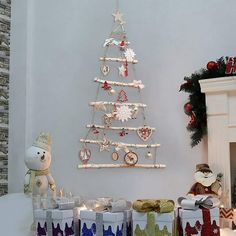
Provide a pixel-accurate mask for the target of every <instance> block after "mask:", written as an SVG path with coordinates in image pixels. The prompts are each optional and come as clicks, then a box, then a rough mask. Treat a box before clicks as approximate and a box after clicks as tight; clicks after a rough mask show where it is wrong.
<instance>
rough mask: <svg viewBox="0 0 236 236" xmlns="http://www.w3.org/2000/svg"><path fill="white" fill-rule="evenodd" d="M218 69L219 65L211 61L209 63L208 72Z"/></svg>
mask: <svg viewBox="0 0 236 236" xmlns="http://www.w3.org/2000/svg"><path fill="white" fill-rule="evenodd" d="M217 67H218V65H217V63H216V62H215V61H209V62H208V63H207V69H208V70H213V69H216V68H217Z"/></svg>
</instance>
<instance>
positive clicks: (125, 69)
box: [118, 62, 128, 77]
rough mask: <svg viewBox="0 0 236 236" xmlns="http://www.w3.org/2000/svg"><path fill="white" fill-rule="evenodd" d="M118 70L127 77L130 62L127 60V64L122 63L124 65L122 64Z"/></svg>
mask: <svg viewBox="0 0 236 236" xmlns="http://www.w3.org/2000/svg"><path fill="white" fill-rule="evenodd" d="M118 70H119V75H120V76H122V77H127V76H128V63H127V62H126V63H125V64H122V66H120V67H119V68H118Z"/></svg>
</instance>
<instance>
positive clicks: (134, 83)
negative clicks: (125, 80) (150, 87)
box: [133, 80, 145, 89]
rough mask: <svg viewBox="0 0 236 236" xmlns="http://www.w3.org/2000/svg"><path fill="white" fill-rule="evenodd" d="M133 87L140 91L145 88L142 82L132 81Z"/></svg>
mask: <svg viewBox="0 0 236 236" xmlns="http://www.w3.org/2000/svg"><path fill="white" fill-rule="evenodd" d="M133 85H134V87H138V88H140V89H143V88H144V87H145V85H144V84H143V82H142V80H133Z"/></svg>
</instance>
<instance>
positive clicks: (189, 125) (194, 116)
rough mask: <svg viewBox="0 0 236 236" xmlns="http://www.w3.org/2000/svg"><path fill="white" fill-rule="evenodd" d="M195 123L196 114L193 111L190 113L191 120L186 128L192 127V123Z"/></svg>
mask: <svg viewBox="0 0 236 236" xmlns="http://www.w3.org/2000/svg"><path fill="white" fill-rule="evenodd" d="M196 123H197V117H196V114H195V112H192V114H191V120H190V121H189V123H188V128H191V127H193V126H194V125H196Z"/></svg>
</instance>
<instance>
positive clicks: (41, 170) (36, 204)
mask: <svg viewBox="0 0 236 236" xmlns="http://www.w3.org/2000/svg"><path fill="white" fill-rule="evenodd" d="M51 144H52V139H51V136H50V135H49V134H48V133H40V134H39V136H38V137H37V138H36V140H35V142H34V143H33V145H32V146H31V147H30V148H28V149H27V150H26V156H25V165H26V166H27V168H28V169H29V170H28V171H27V173H26V175H25V183H24V192H25V193H26V194H29V195H32V202H33V210H35V209H38V208H43V209H47V207H48V201H47V198H48V189H49V188H50V189H51V191H52V192H51V200H52V201H51V202H53V200H55V197H56V184H55V181H54V179H53V177H52V175H51V173H50V171H49V167H50V164H51Z"/></svg>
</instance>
